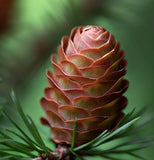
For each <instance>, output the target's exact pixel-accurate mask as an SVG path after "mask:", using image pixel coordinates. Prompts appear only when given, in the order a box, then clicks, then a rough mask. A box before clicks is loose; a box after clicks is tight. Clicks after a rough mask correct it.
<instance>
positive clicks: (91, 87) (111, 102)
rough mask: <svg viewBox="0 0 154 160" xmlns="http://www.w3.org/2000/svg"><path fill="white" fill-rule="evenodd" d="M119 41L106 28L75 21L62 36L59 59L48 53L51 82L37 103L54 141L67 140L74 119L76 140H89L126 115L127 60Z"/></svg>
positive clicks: (78, 143)
mask: <svg viewBox="0 0 154 160" xmlns="http://www.w3.org/2000/svg"><path fill="white" fill-rule="evenodd" d="M124 55H125V53H124V51H122V50H120V43H119V42H116V41H115V39H114V36H113V35H112V34H111V33H109V32H108V31H107V30H106V29H104V28H102V27H96V26H86V27H77V28H75V29H73V30H72V32H71V35H70V37H67V36H64V37H63V38H62V41H61V46H59V47H58V59H57V61H56V60H55V56H52V60H51V63H52V65H53V69H54V71H53V73H52V72H51V71H47V73H46V75H47V80H48V83H49V87H48V88H46V89H45V90H44V94H45V97H44V98H42V99H41V106H42V108H43V109H44V110H45V113H46V118H41V122H42V124H44V125H48V126H49V127H50V128H51V133H52V140H53V141H54V142H55V143H61V142H66V143H68V144H71V142H72V134H73V126H74V122H75V119H77V128H76V141H75V146H79V145H81V144H84V143H87V142H89V141H91V140H92V139H94V138H95V137H97V136H98V135H99V134H101V133H102V132H103V131H104V130H108V131H112V130H114V129H115V128H116V127H117V126H118V124H119V123H120V122H121V120H122V119H123V117H124V113H122V109H124V108H125V106H126V105H127V98H125V97H124V96H122V94H123V93H124V92H125V91H126V89H127V88H128V85H129V83H128V81H127V80H124V75H125V74H126V70H125V67H126V65H127V61H126V60H125V59H124Z"/></svg>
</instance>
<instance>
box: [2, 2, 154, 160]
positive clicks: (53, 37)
mask: <svg viewBox="0 0 154 160" xmlns="http://www.w3.org/2000/svg"><path fill="white" fill-rule="evenodd" d="M153 8H154V1H153V0H0V80H1V81H2V82H1V83H0V95H1V96H2V97H5V98H9V92H10V90H11V89H12V88H14V90H15V91H16V93H17V95H18V97H19V99H20V101H21V104H22V107H23V108H24V111H25V112H26V113H28V114H29V115H30V116H31V117H32V118H33V120H35V121H36V123H38V124H39V118H40V117H41V116H44V112H43V110H42V109H41V107H40V104H39V100H40V98H41V97H42V96H43V90H44V88H45V87H47V82H46V77H45V72H46V70H48V69H50V70H52V66H51V64H50V57H51V54H52V53H56V48H57V46H58V45H59V44H60V40H61V37H62V36H63V35H68V34H69V33H70V31H71V29H72V28H73V27H75V26H79V25H98V26H103V27H104V28H106V29H107V30H109V31H110V32H111V33H113V34H114V35H115V38H116V39H117V40H118V41H120V43H121V48H122V49H124V50H125V52H126V59H127V60H128V62H129V63H128V67H127V71H128V73H127V76H126V78H127V79H128V80H129V81H130V87H129V89H128V91H127V93H126V96H127V97H128V99H129V105H128V106H127V109H126V110H125V112H127V111H129V110H130V109H131V108H133V107H134V106H135V107H136V109H137V110H139V109H141V108H143V107H144V106H146V108H147V111H148V112H149V113H153V112H154V103H153V99H154V50H153V43H154V31H153V28H154V9H153ZM0 101H1V102H0V103H2V101H3V99H0ZM8 110H10V113H11V114H12V113H14V111H13V110H12V108H8ZM0 121H1V122H2V119H0ZM153 125H154V124H153V121H150V122H149V124H148V125H147V126H146V128H143V129H142V132H140V135H137V136H141V135H142V136H143V137H144V136H146V135H152V134H154V127H153ZM153 150H154V148H153V147H150V148H148V149H145V150H142V151H140V152H139V153H140V154H141V155H142V156H145V157H146V158H147V159H148V160H153V159H154V155H153ZM123 156H124V159H128V160H132V158H130V157H127V156H125V155H123ZM117 158H118V157H117ZM89 159H90V158H89Z"/></svg>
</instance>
